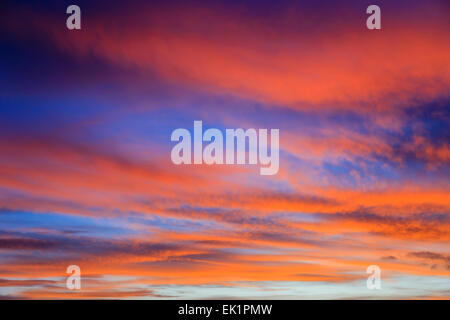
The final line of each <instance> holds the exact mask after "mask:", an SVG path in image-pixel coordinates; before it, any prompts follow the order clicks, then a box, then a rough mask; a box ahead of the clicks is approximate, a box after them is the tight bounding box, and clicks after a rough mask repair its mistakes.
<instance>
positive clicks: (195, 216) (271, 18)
mask: <svg viewBox="0 0 450 320" xmlns="http://www.w3.org/2000/svg"><path fill="white" fill-rule="evenodd" d="M71 4H77V5H78V6H79V7H80V8H81V30H68V29H67V28H66V19H67V17H68V16H69V15H68V14H66V8H67V6H69V5H71ZM371 4H374V3H371V2H368V1H354V0H352V1H339V2H338V1H323V0H321V1H276V2H275V1H266V0H260V1H253V0H252V1H251V0H243V1H217V0H210V1H196V0H193V1H172V0H167V1H134V0H133V1H114V2H112V1H108V2H104V1H84V0H77V1H76V3H75V2H73V3H72V1H27V0H23V1H9V0H4V1H2V3H1V4H0V30H1V32H0V299H102V298H105V299H109V298H112V299H226V298H240V299H251V298H254V299H449V298H450V232H449V231H450V228H449V227H450V188H449V187H450V179H449V178H450V130H449V128H450V126H449V124H450V5H449V2H448V1H437V0H430V1H416V0H409V1H395V2H394V1H381V0H378V1H377V2H376V4H377V5H378V6H379V7H380V8H381V30H368V29H367V27H366V19H367V17H368V16H369V15H368V14H366V8H367V7H368V6H369V5H371ZM195 120H201V121H202V122H203V127H204V128H205V129H207V128H218V129H220V130H225V129H226V128H243V129H248V128H266V129H272V128H276V129H279V130H280V141H279V148H280V165H279V171H278V173H277V174H276V175H269V176H263V175H260V174H259V166H255V165H218V164H213V165H206V164H201V165H175V164H174V163H172V161H171V157H170V154H171V150H172V148H173V147H174V145H175V143H174V142H172V141H171V139H170V137H171V133H172V132H173V130H175V129H177V128H186V129H188V130H190V131H191V132H192V131H193V124H194V121H195ZM69 265H77V266H79V267H80V269H81V286H82V288H81V290H69V289H67V288H66V279H67V277H68V276H69V275H68V274H67V273H66V269H67V267H68V266H69ZM370 265H377V266H379V268H380V270H381V289H379V290H370V289H368V287H367V278H368V276H369V275H368V274H367V273H366V269H367V267H368V266H370Z"/></svg>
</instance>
